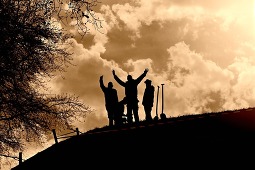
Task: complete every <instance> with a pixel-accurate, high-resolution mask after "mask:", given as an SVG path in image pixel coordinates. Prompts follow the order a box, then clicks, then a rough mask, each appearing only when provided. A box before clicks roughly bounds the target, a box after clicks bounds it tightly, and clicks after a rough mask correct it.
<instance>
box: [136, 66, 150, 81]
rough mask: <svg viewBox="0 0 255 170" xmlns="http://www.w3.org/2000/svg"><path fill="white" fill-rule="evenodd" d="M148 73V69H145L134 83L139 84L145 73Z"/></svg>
mask: <svg viewBox="0 0 255 170" xmlns="http://www.w3.org/2000/svg"><path fill="white" fill-rule="evenodd" d="M148 71H149V69H147V68H146V69H145V70H144V72H143V73H142V74H141V75H140V76H139V77H138V78H137V79H136V83H137V84H139V83H140V82H141V81H142V80H143V78H144V77H145V76H146V74H147V72H148Z"/></svg>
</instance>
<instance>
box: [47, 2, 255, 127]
mask: <svg viewBox="0 0 255 170" xmlns="http://www.w3.org/2000/svg"><path fill="white" fill-rule="evenodd" d="M101 2H102V3H100V4H98V6H97V12H98V14H97V16H98V17H100V18H101V19H103V20H104V21H103V23H102V26H103V29H102V30H100V31H101V32H102V33H100V32H98V31H96V30H94V29H93V28H91V30H90V34H87V35H86V36H85V37H84V38H83V39H81V37H80V36H79V34H78V33H77V31H76V30H75V29H72V30H70V33H72V34H74V35H75V39H73V40H72V41H73V45H74V46H73V47H70V48H69V50H70V51H71V52H73V53H74V54H73V59H74V60H73V63H74V64H75V65H76V66H69V67H68V68H67V70H66V72H65V73H62V74H61V75H59V76H57V77H56V78H55V79H53V80H52V81H51V82H50V84H49V85H50V86H51V90H52V92H54V93H69V94H75V95H77V96H79V98H80V99H81V100H82V101H84V103H85V104H87V105H89V106H90V107H91V108H93V109H94V110H95V111H94V112H93V113H92V114H90V115H88V116H87V119H86V120H85V122H83V123H77V127H78V128H79V129H80V130H81V131H83V132H84V131H87V130H90V129H93V128H96V127H102V126H105V125H107V124H108V119H107V113H106V110H105V105H104V95H103V92H102V91H101V89H100V86H99V77H100V76H101V75H104V81H105V84H106V85H107V83H108V82H109V81H112V82H113V85H114V87H115V88H116V89H117V90H118V95H119V99H122V98H123V97H124V89H123V87H122V86H120V85H119V84H118V83H117V82H116V81H115V80H114V79H113V76H112V70H113V69H114V70H115V71H116V74H117V75H118V76H119V77H120V78H121V79H122V80H124V81H125V80H126V76H127V75H128V74H131V75H132V76H133V77H134V78H136V77H138V76H139V75H140V74H141V73H142V72H143V71H144V69H145V68H148V69H149V72H148V74H147V76H146V78H149V79H151V80H152V84H153V85H154V86H155V89H157V86H159V87H160V95H159V110H158V112H159V113H161V112H162V110H161V103H162V101H161V87H162V86H161V84H164V113H165V114H166V115H167V117H175V116H181V115H187V114H201V113H208V112H218V111H224V110H233V109H240V108H247V107H254V106H255V88H254V87H255V79H254V77H255V3H254V0H245V1H240V0H224V1H222V0H206V1H205V0H196V1H194V0H122V1H119V0H111V1H104V0H102V1H101ZM63 77H64V79H63ZM146 78H145V79H146ZM145 79H144V80H145ZM144 89H145V84H144V81H142V82H141V83H140V84H139V86H138V91H139V96H138V98H139V100H140V102H139V116H140V119H141V120H143V119H144V118H145V115H144V111H143V107H142V105H141V100H142V95H143V92H144ZM155 95H156V91H155ZM152 116H153V117H154V116H155V105H154V108H153V111H152Z"/></svg>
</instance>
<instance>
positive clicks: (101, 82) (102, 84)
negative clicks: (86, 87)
mask: <svg viewBox="0 0 255 170" xmlns="http://www.w3.org/2000/svg"><path fill="white" fill-rule="evenodd" d="M99 83H100V87H101V89H102V90H103V91H105V89H106V87H105V85H104V81H103V76H100V79H99Z"/></svg>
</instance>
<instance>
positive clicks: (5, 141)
mask: <svg viewBox="0 0 255 170" xmlns="http://www.w3.org/2000/svg"><path fill="white" fill-rule="evenodd" d="M97 3H98V2H97V1H96V0H92V1H89V0H1V1H0V35H1V39H0V158H1V155H2V156H6V155H8V153H9V152H10V151H21V150H22V149H23V145H24V143H23V141H36V142H39V143H40V142H42V141H43V140H42V139H43V136H44V135H46V134H47V133H48V132H49V130H51V129H52V128H59V129H66V128H71V127H72V121H73V120H75V119H79V118H80V117H81V116H85V115H86V114H87V113H89V112H91V108H90V107H89V106H86V105H85V104H84V103H82V102H81V101H79V99H78V97H77V96H70V95H68V94H64V95H52V94H47V93H46V92H47V88H46V84H47V81H45V80H46V79H49V78H52V76H54V72H57V71H64V70H65V66H67V65H69V64H71V60H72V57H71V54H70V53H68V52H67V50H66V49H65V48H64V47H65V46H66V43H67V40H68V38H70V37H71V36H70V35H68V34H67V33H66V32H65V30H64V29H63V28H62V27H61V26H60V25H59V24H66V25H70V22H72V23H74V24H73V26H74V27H76V28H77V29H78V32H79V33H80V34H81V36H84V35H85V34H87V33H88V31H89V29H88V24H91V25H93V26H94V27H95V29H98V30H99V29H100V28H101V27H102V26H101V20H100V19H99V18H97V17H96V15H95V13H94V11H93V10H92V8H93V7H94V6H96V5H97Z"/></svg>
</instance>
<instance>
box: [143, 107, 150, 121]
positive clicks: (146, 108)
mask: <svg viewBox="0 0 255 170" xmlns="http://www.w3.org/2000/svg"><path fill="white" fill-rule="evenodd" d="M150 111H151V109H150V107H147V106H145V107H144V112H145V120H146V121H150V120H151V114H150Z"/></svg>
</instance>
